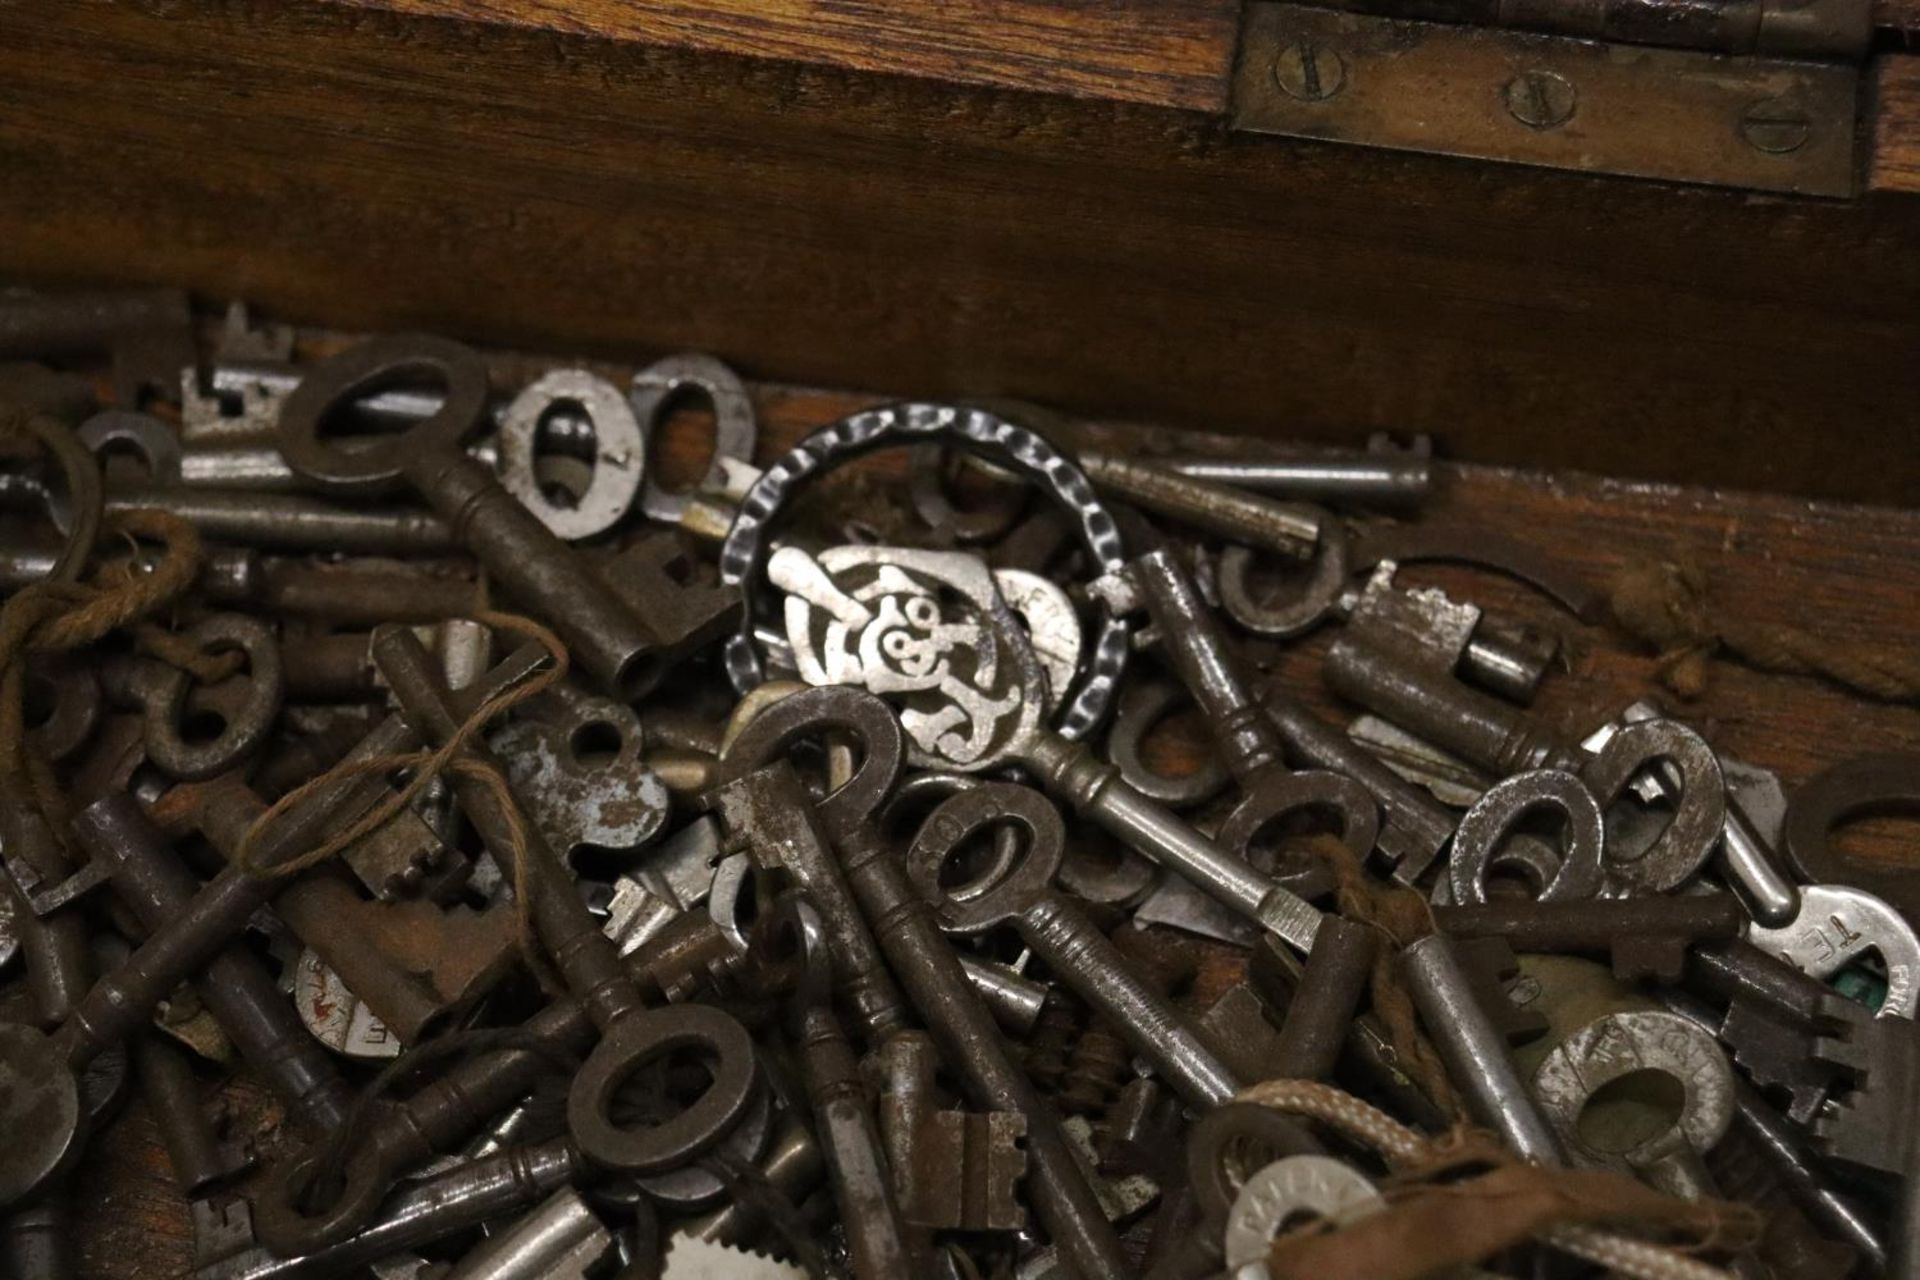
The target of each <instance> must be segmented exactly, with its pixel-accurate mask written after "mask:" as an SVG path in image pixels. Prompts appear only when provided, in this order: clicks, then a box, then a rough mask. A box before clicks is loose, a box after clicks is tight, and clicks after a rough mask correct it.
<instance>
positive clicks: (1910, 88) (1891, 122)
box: [1868, 56, 1920, 195]
mask: <svg viewBox="0 0 1920 1280" xmlns="http://www.w3.org/2000/svg"><path fill="white" fill-rule="evenodd" d="M1873 138H1874V145H1873V173H1872V177H1871V178H1870V180H1869V182H1868V185H1869V186H1871V187H1872V188H1873V189H1874V190H1875V191H1886V192H1903V193H1906V194H1908V195H1913V194H1917V193H1920V56H1913V57H1891V56H1890V57H1885V58H1881V59H1880V60H1879V61H1878V62H1877V63H1875V64H1874V81H1873Z"/></svg>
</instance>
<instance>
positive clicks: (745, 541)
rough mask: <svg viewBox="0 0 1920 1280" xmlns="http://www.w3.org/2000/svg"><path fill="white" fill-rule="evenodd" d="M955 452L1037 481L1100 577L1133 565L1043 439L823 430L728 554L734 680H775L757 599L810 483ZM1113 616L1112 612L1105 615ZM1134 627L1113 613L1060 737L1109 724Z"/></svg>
mask: <svg viewBox="0 0 1920 1280" xmlns="http://www.w3.org/2000/svg"><path fill="white" fill-rule="evenodd" d="M928 442H947V443H951V444H954V445H956V446H958V447H960V448H964V449H969V450H971V451H973V452H977V453H980V454H983V455H985V456H986V457H987V458H988V459H989V460H990V461H993V462H997V463H999V464H1000V465H1002V466H1005V467H1006V468H1008V469H1009V470H1011V471H1013V472H1015V473H1017V474H1019V475H1021V476H1023V477H1025V478H1026V479H1028V480H1031V481H1033V482H1034V483H1035V484H1036V485H1038V486H1039V487H1040V489H1041V491H1042V492H1044V493H1045V494H1047V496H1048V497H1050V498H1051V499H1053V500H1054V501H1055V502H1057V503H1059V504H1060V505H1061V507H1063V508H1064V509H1065V510H1066V511H1067V513H1068V514H1069V515H1071V516H1072V517H1073V518H1074V520H1075V522H1076V532H1077V534H1078V535H1079V538H1080V541H1081V544H1082V545H1083V546H1084V547H1085V548H1086V550H1087V552H1088V554H1089V556H1090V557H1091V558H1092V560H1093V562H1094V568H1095V570H1096V572H1097V573H1098V574H1100V575H1105V574H1109V573H1118V572H1120V571H1121V569H1122V568H1124V566H1125V564H1126V558H1125V554H1124V552H1123V550H1122V547H1121V541H1120V531H1119V528H1118V527H1117V526H1116V525H1115V523H1114V520H1113V516H1112V514H1111V513H1110V512H1108V511H1107V509H1106V508H1105V507H1104V506H1102V505H1101V503H1100V501H1099V499H1098V498H1097V497H1095V496H1094V491H1093V485H1092V484H1091V483H1090V482H1089V481H1088V480H1087V477H1086V475H1085V473H1084V472H1082V471H1081V470H1080V468H1079V467H1077V466H1075V465H1074V464H1073V463H1072V462H1070V461H1068V459H1067V458H1066V456H1065V455H1063V454H1062V453H1061V452H1060V451H1059V450H1058V449H1056V448H1054V447H1053V445H1051V444H1050V443H1048V442H1047V440H1046V439H1045V438H1044V437H1042V436H1040V435H1038V434H1037V433H1035V432H1033V431H1030V430H1028V429H1027V428H1025V427H1021V426H1017V425H1015V424H1014V423H1011V422H1008V421H1007V420H1006V419H1004V418H999V417H996V416H994V415H993V414H990V413H987V412H984V411H982V410H979V409H959V408H954V407H953V406H950V405H937V404H901V405H889V406H886V407H883V408H879V409H870V410H867V411H866V412H864V413H856V414H854V415H852V416H851V417H847V418H842V419H841V420H840V421H838V422H835V423H832V424H830V425H828V426H825V427H822V428H821V429H820V430H818V431H816V432H814V433H813V434H812V435H810V436H808V437H807V438H806V439H805V440H802V441H801V442H800V443H799V444H797V445H795V446H794V448H793V449H792V451H791V452H789V453H788V454H787V455H786V456H785V457H783V458H781V459H779V460H778V461H777V462H775V463H774V464H773V465H772V466H770V467H768V468H767V470H766V472H765V473H764V474H763V475H762V476H761V477H760V479H759V480H758V481H757V482H756V483H755V484H754V486H753V488H752V489H750V490H749V491H748V492H747V495H746V497H745V498H744V499H743V500H742V501H741V503H740V510H739V514H737V515H736V516H735V517H734V521H733V525H732V527H731V528H730V529H728V531H727V539H726V542H725V543H723V544H722V546H721V548H720V577H721V580H722V581H723V582H725V583H727V584H728V585H729V586H736V587H738V588H739V589H740V592H741V595H742V596H743V598H744V600H745V603H746V608H745V610H744V612H743V615H742V618H743V620H742V623H741V630H740V633H739V634H738V635H735V636H733V637H732V638H730V639H729V640H728V641H727V645H726V652H725V656H726V667H727V675H728V677H729V678H730V679H731V680H732V681H733V685H734V688H735V689H736V690H737V691H739V692H740V693H743V694H744V693H745V692H747V691H748V690H749V689H752V688H753V687H754V686H755V685H758V684H759V683H760V682H761V681H762V680H764V679H765V678H766V662H765V658H764V655H763V654H762V653H761V651H760V645H759V641H758V640H757V639H756V638H755V636H754V623H755V620H756V613H757V611H756V609H755V597H756V595H757V593H758V591H759V586H760V578H761V576H762V573H763V571H764V569H765V567H766V561H767V556H768V554H769V543H770V542H771V540H772V530H773V526H774V524H775V523H776V522H777V521H778V519H779V517H780V514H781V512H782V511H784V510H785V508H786V506H787V504H788V503H789V502H790V501H791V500H792V497H793V494H794V492H795V490H796V489H797V488H798V487H799V485H800V483H801V482H802V481H803V480H805V479H806V478H807V477H809V476H812V475H816V474H818V473H821V472H824V471H828V470H831V469H832V468H833V467H836V466H838V465H840V464H841V463H843V462H847V461H849V460H851V459H853V458H857V457H860V456H862V455H864V454H868V453H872V452H875V451H876V450H879V449H884V448H892V447H899V446H905V445H915V444H924V443H928ZM1103 607H1104V606H1103ZM1128 632H1129V627H1128V624H1127V623H1126V622H1125V621H1124V620H1123V619H1121V618H1120V617H1118V616H1116V615H1115V614H1114V613H1113V612H1112V611H1111V610H1110V609H1109V610H1108V611H1107V612H1106V614H1105V616H1104V617H1103V618H1102V620H1101V625H1100V629H1099V633H1098V635H1097V636H1096V637H1095V639H1094V642H1093V645H1092V648H1091V649H1090V651H1089V657H1088V659H1087V665H1086V669H1085V670H1084V671H1083V672H1082V673H1081V676H1080V682H1079V687H1078V688H1077V689H1074V690H1072V691H1070V692H1069V694H1068V696H1067V697H1066V698H1064V699H1063V700H1062V702H1061V709H1060V712H1059V717H1058V722H1057V723H1056V724H1055V726H1054V728H1055V730H1056V731H1057V732H1058V733H1059V734H1060V735H1061V736H1062V737H1066V738H1084V737H1085V736H1086V735H1087V734H1089V733H1091V732H1092V731H1093V730H1094V729H1095V728H1097V727H1098V726H1099V725H1100V724H1101V723H1103V722H1104V721H1105V719H1106V715H1107V711H1108V709H1109V708H1110V706H1111V705H1112V702H1113V698H1114V694H1115V692H1116V690H1117V689H1118V687H1119V684H1120V677H1121V675H1122V674H1123V673H1124V672H1125V670H1126V664H1127V657H1128V653H1129V649H1130V645H1129V640H1128Z"/></svg>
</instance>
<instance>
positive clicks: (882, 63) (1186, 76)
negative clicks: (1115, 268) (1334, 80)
mask: <svg viewBox="0 0 1920 1280" xmlns="http://www.w3.org/2000/svg"><path fill="white" fill-rule="evenodd" d="M336 2H338V3H346V4H350V5H353V6H356V7H359V8H364V9H379V10H388V11H392V12H396V13H411V14H417V15H420V16H423V17H432V18H441V19H453V20H460V21H471V22H475V23H482V24H491V25H508V26H516V27H525V28H529V29H532V30H537V31H546V32H553V33H557V34H562V35H570V36H590V37H595V38H599V39H606V40H620V41H632V42H637V43H642V44H657V45H666V46H672V47H676V48H682V49H696V50H701V51H704V52H708V53H724V54H740V55H743V56H745V57H750V58H767V59H775V60H780V61H787V62H796V63H808V64H814V65H820V66H830V67H844V68H847V69H850V70H854V71H872V72H880V73H882V74H888V75H906V76H920V77H924V78H928V79H934V80H944V81H951V82H954V83H958V84H977V85H990V86H992V87H994V88H999V89H1028V90H1033V91H1036V92H1039V93H1049V94H1065V95H1067V96H1070V97H1087V98H1104V99H1107V100H1109V101H1113V102H1137V103H1142V104H1145V105H1147V106H1155V107H1174V108H1180V109H1185V110H1193V111H1222V110H1225V108H1226V91H1227V69H1228V65H1229V64H1230V63H1231V62H1232V60H1233V48H1234V40H1235V37H1236V36H1237V34H1238V21H1239V6H1238V4H1237V3H1235V0H1122V2H1121V3H1101V4H1087V3H1084V2H1082V0H987V2H985V3H979V2H976V3H968V4H945V3H941V0H886V2H876V0H771V2H769V0H717V2H715V0H708V2H706V3H700V2H698V0H652V2H650V3H647V4H634V3H631V2H630V0H336Z"/></svg>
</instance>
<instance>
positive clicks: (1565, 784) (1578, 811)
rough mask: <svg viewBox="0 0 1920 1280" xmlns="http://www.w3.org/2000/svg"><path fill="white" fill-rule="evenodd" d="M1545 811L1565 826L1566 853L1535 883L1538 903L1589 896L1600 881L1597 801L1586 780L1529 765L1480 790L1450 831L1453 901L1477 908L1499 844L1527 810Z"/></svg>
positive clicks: (1602, 836)
mask: <svg viewBox="0 0 1920 1280" xmlns="http://www.w3.org/2000/svg"><path fill="white" fill-rule="evenodd" d="M1542 810H1551V811H1553V812H1555V813H1557V814H1559V815H1560V818H1561V820H1562V821H1563V822H1564V823H1565V824H1566V833H1567V835H1566V853H1565V855H1564V856H1562V858H1561V859H1560V865H1559V867H1558V869H1557V870H1556V871H1555V872H1554V873H1553V875H1552V877H1551V878H1550V879H1548V880H1546V881H1545V883H1544V884H1543V885H1542V886H1541V889H1540V896H1539V899H1538V900H1539V901H1541V902H1575V901H1580V900H1583V899H1586V898H1591V897H1593V896H1594V895H1595V894H1597V893H1598V892H1599V891H1600V888H1601V886H1602V884H1603V883H1604V882H1605V880H1606V862H1605V850H1606V843H1607V841H1606V826H1605V822H1604V820H1603V818H1602V815H1601V812H1600V802H1599V800H1598V799H1596V798H1595V796H1594V794H1593V792H1592V791H1590V790H1589V789H1588V788H1587V784H1586V783H1584V782H1582V781H1581V780H1580V779H1579V778H1578V777H1576V776H1574V775H1573V774H1571V773H1566V772H1563V771H1561V770H1559V769H1532V770H1529V771H1527V772H1526V773H1516V774H1514V775H1513V776H1512V777H1510V778H1503V779H1501V780H1500V781H1499V782H1496V783H1494V784H1493V785H1492V786H1491V787H1488V788H1487V790H1486V791H1485V792H1483V793H1482V794H1481V796H1480V798H1479V799H1478V800H1476V801H1474V803H1473V807H1472V808H1470V809H1468V810H1467V812H1466V814H1465V815H1464V816H1463V817H1462V818H1461V819H1460V825H1459V827H1458V828H1456V829H1455V831H1454V834H1453V854H1452V857H1451V861H1450V862H1449V863H1448V866H1447V883H1448V885H1449V887H1450V888H1451V889H1452V890H1453V901H1454V902H1456V903H1458V904H1460V905H1462V906H1481V905H1484V904H1485V903H1486V901H1487V876H1488V874H1489V873H1491V872H1492V870H1493V868H1494V867H1495V865H1496V864H1498V863H1499V862H1500V861H1501V857H1500V854H1501V846H1502V845H1503V844H1505V843H1506V842H1507V838H1508V836H1509V835H1510V834H1511V833H1512V832H1513V829H1514V827H1515V826H1517V825H1518V824H1519V822H1520V820H1521V819H1522V818H1524V817H1526V816H1527V815H1528V814H1532V813H1539V812H1541V811H1542Z"/></svg>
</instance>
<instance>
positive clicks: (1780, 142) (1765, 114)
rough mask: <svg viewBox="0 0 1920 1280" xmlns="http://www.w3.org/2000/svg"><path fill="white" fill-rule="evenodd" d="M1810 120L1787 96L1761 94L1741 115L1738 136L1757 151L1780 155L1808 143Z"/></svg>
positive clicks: (1811, 122)
mask: <svg viewBox="0 0 1920 1280" xmlns="http://www.w3.org/2000/svg"><path fill="white" fill-rule="evenodd" d="M1812 135H1813V121H1812V120H1811V119H1809V118H1808V117H1807V112H1806V108H1804V107H1802V106H1801V105H1800V104H1799V103H1797V102H1794V101H1793V100H1791V99H1789V98H1762V99H1761V100H1760V101H1758V102H1756V103H1754V104H1753V105H1752V106H1750V107H1748V108H1747V110H1746V114H1745V115H1743V116H1741V117H1740V136H1741V138H1743V139H1745V141H1746V144H1747V145H1748V146H1750V147H1752V148H1753V149H1754V150H1756V151H1764V152H1766V153H1767V154H1768V155H1775V156H1783V155H1788V154H1790V153H1792V152H1795V151H1798V150H1799V149H1800V148H1801V147H1804V146H1806V145H1807V139H1808V138H1809V137H1811V136H1812Z"/></svg>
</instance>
